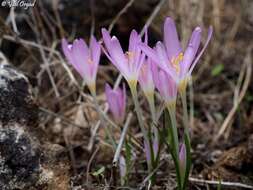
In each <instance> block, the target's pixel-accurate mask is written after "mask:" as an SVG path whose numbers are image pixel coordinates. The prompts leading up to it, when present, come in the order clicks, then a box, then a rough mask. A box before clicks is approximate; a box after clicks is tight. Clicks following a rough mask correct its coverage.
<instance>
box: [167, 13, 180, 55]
mask: <svg viewBox="0 0 253 190" xmlns="http://www.w3.org/2000/svg"><path fill="white" fill-rule="evenodd" d="M163 35H164V43H165V46H166V50H167V54H168V57H169V59H170V60H172V59H173V57H174V58H175V57H177V56H178V55H179V54H180V53H181V52H182V47H181V44H180V41H179V39H178V34H177V29H176V24H175V22H174V20H173V19H172V18H170V17H167V18H166V20H165V23H164V34H163Z"/></svg>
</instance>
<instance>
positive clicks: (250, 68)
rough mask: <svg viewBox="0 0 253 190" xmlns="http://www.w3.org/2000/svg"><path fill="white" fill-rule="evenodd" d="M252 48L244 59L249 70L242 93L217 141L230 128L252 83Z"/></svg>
mask: <svg viewBox="0 0 253 190" xmlns="http://www.w3.org/2000/svg"><path fill="white" fill-rule="evenodd" d="M251 50H252V46H250V47H249V48H248V51H247V55H246V57H245V59H244V63H245V65H246V67H245V69H246V70H247V71H246V74H245V75H246V76H245V80H244V83H243V86H242V90H241V92H240V95H239V97H238V100H237V101H235V103H234V105H233V107H232V109H231V110H230V112H229V114H228V116H227V117H226V119H225V120H224V122H223V124H222V126H221V128H220V130H219V132H218V134H217V136H216V137H215V138H214V141H213V142H216V141H217V140H218V139H219V138H220V136H221V135H222V134H223V133H224V131H225V130H226V129H227V128H228V126H229V124H230V122H231V120H232V119H233V116H234V114H235V113H236V110H237V108H238V106H239V105H240V103H241V101H242V100H243V98H244V96H245V94H246V91H247V89H248V86H249V83H250V79H251V73H252V59H251Z"/></svg>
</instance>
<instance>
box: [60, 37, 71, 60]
mask: <svg viewBox="0 0 253 190" xmlns="http://www.w3.org/2000/svg"><path fill="white" fill-rule="evenodd" d="M61 46H62V50H63V53H64V55H65V56H66V58H67V59H68V61H69V62H70V63H71V64H72V63H73V58H72V53H71V50H72V45H70V44H68V42H67V40H66V39H65V38H64V39H62V41H61Z"/></svg>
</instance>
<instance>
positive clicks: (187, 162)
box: [180, 90, 191, 190]
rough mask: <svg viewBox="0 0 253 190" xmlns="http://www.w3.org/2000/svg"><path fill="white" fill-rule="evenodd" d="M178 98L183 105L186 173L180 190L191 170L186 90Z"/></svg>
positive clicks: (184, 185) (183, 186) (185, 183)
mask: <svg viewBox="0 0 253 190" xmlns="http://www.w3.org/2000/svg"><path fill="white" fill-rule="evenodd" d="M180 96H181V99H182V104H183V123H184V133H185V139H184V140H185V145H186V158H187V161H186V171H185V174H183V175H184V176H183V177H182V190H184V189H185V188H186V185H187V181H188V177H189V172H190V169H191V141H190V132H189V125H188V122H189V119H188V110H187V98H186V90H183V91H181V92H180Z"/></svg>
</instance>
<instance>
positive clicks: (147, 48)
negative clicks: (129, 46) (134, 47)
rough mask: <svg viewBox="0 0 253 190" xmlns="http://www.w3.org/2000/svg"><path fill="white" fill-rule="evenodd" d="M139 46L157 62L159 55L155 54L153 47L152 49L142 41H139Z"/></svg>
mask: <svg viewBox="0 0 253 190" xmlns="http://www.w3.org/2000/svg"><path fill="white" fill-rule="evenodd" d="M139 47H140V49H141V50H142V51H143V52H144V53H145V54H146V55H147V56H148V57H150V58H151V59H152V60H153V61H155V62H159V57H158V56H157V54H156V51H155V50H154V49H152V48H151V47H149V46H148V45H147V44H144V43H140V44H139Z"/></svg>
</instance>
